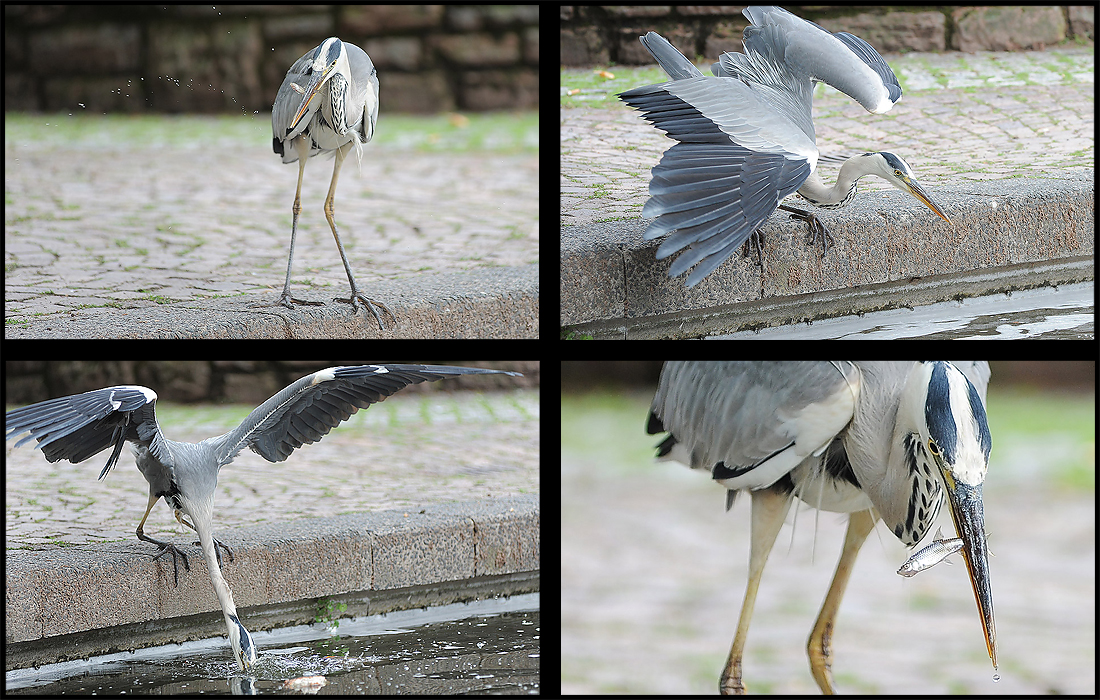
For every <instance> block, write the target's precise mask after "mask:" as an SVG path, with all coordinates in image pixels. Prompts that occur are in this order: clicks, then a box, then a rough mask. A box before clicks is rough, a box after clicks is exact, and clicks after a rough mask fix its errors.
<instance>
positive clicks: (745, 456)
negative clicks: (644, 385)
mask: <svg viewBox="0 0 1100 700" xmlns="http://www.w3.org/2000/svg"><path fill="white" fill-rule="evenodd" d="M988 381H989V365H988V364H987V363H985V362H953V363H952V362H668V363H666V364H665V366H664V368H663V370H662V372H661V379H660V382H659V384H658V387H657V392H656V394H655V396H654V398H653V405H652V409H651V412H650V416H649V423H648V426H647V430H648V432H649V433H650V434H654V433H662V432H668V433H669V436H668V437H667V438H666V439H665V440H664V441H663V442H662V443H661V444H660V445H659V446H658V456H659V457H660V458H662V459H671V460H675V461H679V462H682V463H684V464H686V465H688V466H690V467H692V468H693V469H703V470H706V471H708V472H710V473H711V476H712V477H713V478H714V480H715V481H717V482H718V483H719V484H721V485H723V486H725V487H726V489H727V494H726V508H727V510H728V509H729V508H730V507H731V506H732V504H733V500H734V498H735V497H736V495H737V492H738V491H741V490H748V491H749V492H750V494H751V496H752V546H751V550H752V551H751V553H750V557H749V582H748V586H747V588H746V590H745V599H744V603H743V605H742V607H741V617H740V621H739V623H738V626H737V634H736V636H735V638H734V641H733V646H732V647H731V649H730V653H729V657H728V658H727V660H726V665H725V668H724V670H723V672H722V676H721V684H720V689H721V690H722V692H723V693H730V694H732V693H740V692H744V689H745V687H744V685H743V683H742V680H741V675H742V673H741V670H742V669H741V659H742V656H743V654H744V650H745V642H746V640H747V638H748V631H749V623H750V622H751V620H752V612H753V607H754V605H755V602H756V594H757V591H758V589H759V586H760V578H761V575H762V574H763V571H764V565H765V563H766V562H767V559H768V554H769V553H770V552H771V548H772V545H773V544H774V543H775V538H776V535H777V534H778V533H779V528H780V526H782V524H783V521H784V519H785V517H786V514H787V511H788V509H789V508H790V505H791V503H792V502H793V501H794V499H795V498H798V499H800V500H802V501H804V502H805V503H808V504H809V505H811V506H813V507H815V508H818V509H819V510H826V511H833V512H840V513H851V515H850V516H849V521H848V534H847V537H846V539H845V542H844V548H843V551H842V553H841V557H840V561H839V562H838V564H837V569H836V573H835V575H834V576H833V581H832V584H831V586H830V588H829V592H828V594H827V595H826V597H825V602H824V604H823V605H822V608H821V612H820V614H819V615H818V618H817V622H816V623H815V624H814V628H813V631H812V633H811V634H810V639H809V642H808V645H807V649H808V653H809V656H810V668H811V671H812V673H813V676H814V680H815V681H816V682H817V684H818V686H819V687H820V688H821V689H822V691H824V692H826V693H830V692H832V691H833V681H832V673H831V670H830V666H831V657H830V649H829V641H830V638H831V637H832V634H833V628H834V623H835V618H836V613H837V610H838V608H839V606H840V600H841V598H842V597H843V595H844V589H845V587H846V586H847V584H848V577H849V575H850V574H851V569H852V566H853V564H854V563H855V557H856V555H857V554H858V552H859V549H860V547H861V546H862V545H863V541H864V540H865V539H866V537H867V535H868V533H870V532H871V530H872V529H873V528H874V525H875V522H876V521H877V520H878V519H879V518H881V519H882V520H883V521H884V522H885V523H886V525H887V526H888V527H889V528H890V531H891V532H893V533H894V535H895V536H896V537H897V538H898V539H899V540H901V541H902V542H903V543H904V544H905V545H907V546H910V547H912V546H914V545H916V544H917V543H918V542H920V540H921V539H922V538H923V537H924V536H925V533H927V532H928V530H929V528H930V527H931V525H932V523H933V522H934V521H935V519H936V517H937V515H938V514H939V510H940V505H941V503H942V501H943V499H944V494H946V500H947V505H948V510H949V511H950V513H951V518H952V520H953V521H954V524H955V530H956V531H957V533H958V535H959V537H960V538H961V539H962V540H963V543H964V547H963V555H964V559H965V561H966V567H967V571H968V573H969V576H970V580H971V584H972V587H973V589H974V597H975V599H976V601H977V605H978V611H979V615H980V617H981V622H982V630H983V632H984V634H985V642H986V650H987V651H988V653H989V658H990V659H991V661H992V662H993V667H994V669H996V667H997V651H996V630H995V628H994V624H993V597H992V593H991V592H990V581H989V566H988V561H987V560H988V553H987V550H986V542H985V516H984V511H983V505H982V484H983V483H984V480H985V474H986V469H987V465H988V461H989V451H990V447H991V444H992V440H991V436H990V433H989V425H988V422H987V420H986V413H985V393H986V386H987V384H988Z"/></svg>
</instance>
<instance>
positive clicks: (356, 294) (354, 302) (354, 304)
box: [333, 289, 397, 331]
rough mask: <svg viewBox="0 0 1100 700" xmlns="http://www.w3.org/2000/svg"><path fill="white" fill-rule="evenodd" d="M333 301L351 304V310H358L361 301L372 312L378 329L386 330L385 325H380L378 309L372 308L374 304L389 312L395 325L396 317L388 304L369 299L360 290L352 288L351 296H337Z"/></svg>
mask: <svg viewBox="0 0 1100 700" xmlns="http://www.w3.org/2000/svg"><path fill="white" fill-rule="evenodd" d="M333 301H338V302H340V303H342V304H351V309H352V311H356V312H358V311H359V302H360V301H362V302H363V303H364V304H366V306H367V309H368V310H369V311H370V312H371V313H372V314H374V320H375V321H378V330H380V331H384V330H386V327H385V326H383V325H382V317H381V316H380V315H379V314H378V309H376V308H374V307H376V306H379V307H381V308H382V310H383V311H385V312H386V313H387V314H389V315H390V318H391V319H393V325H395V326H396V325H397V317H396V316H394V315H393V312H392V311H390V309H389V307H388V306H386V305H385V304H383V303H382V302H380V301H375V300H374V299H371V298H370V297H368V296H367V295H366V294H363V293H362V292H360V291H358V290H355V289H353V290H352V291H351V297H350V298H348V299H339V298H337V299H333Z"/></svg>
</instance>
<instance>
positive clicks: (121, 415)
mask: <svg viewBox="0 0 1100 700" xmlns="http://www.w3.org/2000/svg"><path fill="white" fill-rule="evenodd" d="M156 400H157V395H156V393H155V392H154V391H153V390H152V389H149V388H147V387H143V386H113V387H108V388H106V389H96V390H94V391H87V392H84V393H83V394H75V395H73V396H62V397H60V398H56V399H50V400H49V401H42V402H39V403H36V404H31V405H30V406H24V407H22V408H17V409H14V410H12V411H9V412H8V414H7V417H6V429H7V435H6V437H5V439H6V440H10V439H12V437H14V436H16V435H18V434H20V433H23V432H26V433H29V434H28V435H27V436H26V437H24V438H23V439H21V440H19V442H17V443H15V446H16V447H19V446H21V445H24V444H26V443H27V442H28V441H29V440H31V439H34V440H37V441H38V445H37V447H38V448H39V449H41V450H42V454H43V455H44V456H45V457H46V460H47V461H49V462H56V461H58V460H61V459H64V460H67V461H69V462H72V463H74V464H75V463H77V462H83V461H84V460H86V459H88V458H89V457H91V456H93V455H95V454H98V453H99V452H102V451H103V450H105V449H107V448H108V447H114V451H113V452H112V454H111V457H110V459H109V460H108V461H107V465H106V466H105V467H104V468H103V471H102V472H101V473H100V475H99V478H101V479H102V478H103V477H104V476H106V475H107V473H108V472H109V471H110V470H111V467H113V466H114V465H115V463H116V462H117V461H118V457H119V455H120V454H121V452H122V445H123V444H124V443H125V442H126V441H127V440H130V441H133V442H137V443H139V444H141V445H144V446H146V447H148V448H149V449H150V451H151V452H152V453H153V454H154V455H156V456H158V457H162V458H163V457H166V456H167V455H166V447H165V445H164V438H163V436H162V435H161V432H160V427H159V426H158V425H157V417H156V413H155V410H154V404H155V402H156Z"/></svg>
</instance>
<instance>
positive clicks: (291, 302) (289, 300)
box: [279, 293, 325, 309]
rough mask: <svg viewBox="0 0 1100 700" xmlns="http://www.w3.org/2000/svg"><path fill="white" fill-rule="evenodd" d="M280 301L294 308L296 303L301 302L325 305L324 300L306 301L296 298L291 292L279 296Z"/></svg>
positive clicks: (287, 306) (305, 304) (289, 307)
mask: <svg viewBox="0 0 1100 700" xmlns="http://www.w3.org/2000/svg"><path fill="white" fill-rule="evenodd" d="M279 303H280V304H282V305H283V306H285V307H286V308H288V309H293V308H294V305H295V304H301V305H303V306H324V305H325V302H323V301H306V300H305V299H296V298H294V297H292V296H290V295H289V294H286V293H284V294H283V295H282V296H281V297H279Z"/></svg>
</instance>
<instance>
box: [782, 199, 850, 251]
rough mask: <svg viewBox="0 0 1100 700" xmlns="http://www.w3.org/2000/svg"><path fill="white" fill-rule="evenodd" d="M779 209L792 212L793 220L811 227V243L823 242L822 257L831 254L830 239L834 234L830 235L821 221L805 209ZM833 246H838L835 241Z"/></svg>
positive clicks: (786, 207)
mask: <svg viewBox="0 0 1100 700" xmlns="http://www.w3.org/2000/svg"><path fill="white" fill-rule="evenodd" d="M779 208H780V209H782V210H783V211H789V212H791V218H792V219H798V220H799V221H805V222H806V225H807V226H809V227H810V243H811V244H812V243H816V242H817V241H821V257H822V258H824V257H825V256H826V255H827V254H828V253H829V239H831V238H832V237H833V234H831V233H829V229H828V228H826V227H825V224H823V223H821V219H819V218H817V217H816V216H814V215H813V214H811V213H810V212H808V211H806V210H805V209H796V208H795V207H788V206H786V205H785V204H780V205H779ZM833 244H834V245H835V244H836V241H835V240H834V241H833Z"/></svg>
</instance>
